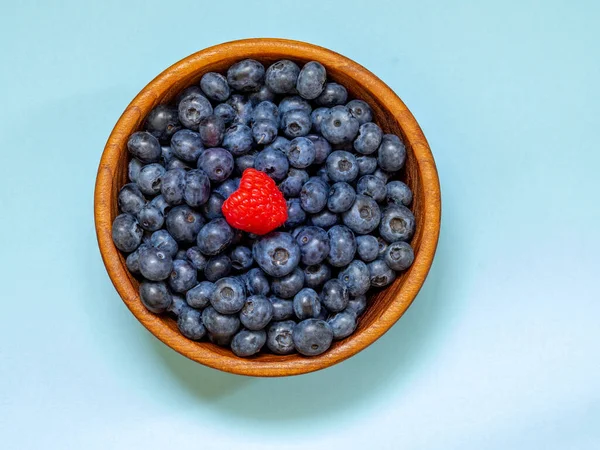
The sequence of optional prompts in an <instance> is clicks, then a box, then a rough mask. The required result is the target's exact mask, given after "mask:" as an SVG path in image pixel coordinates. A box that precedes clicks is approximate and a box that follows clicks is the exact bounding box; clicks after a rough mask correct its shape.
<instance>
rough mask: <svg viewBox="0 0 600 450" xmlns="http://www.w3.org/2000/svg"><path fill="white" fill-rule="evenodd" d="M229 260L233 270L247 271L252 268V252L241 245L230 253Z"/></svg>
mask: <svg viewBox="0 0 600 450" xmlns="http://www.w3.org/2000/svg"><path fill="white" fill-rule="evenodd" d="M229 259H231V266H232V267H233V268H234V269H235V270H244V271H246V270H248V269H250V267H252V264H253V263H254V259H253V258H252V250H250V249H249V248H248V247H244V246H242V245H239V246H237V247H236V248H234V249H233V250H232V251H231V254H230V255H229Z"/></svg>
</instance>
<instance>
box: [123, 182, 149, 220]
mask: <svg viewBox="0 0 600 450" xmlns="http://www.w3.org/2000/svg"><path fill="white" fill-rule="evenodd" d="M117 202H118V204H119V210H121V212H124V213H128V214H137V213H138V212H140V210H141V209H142V208H143V206H144V205H145V204H146V199H145V198H144V194H142V191H140V188H139V187H138V186H137V184H135V183H128V184H126V185H125V186H123V187H122V188H121V190H120V191H119V197H118V200H117Z"/></svg>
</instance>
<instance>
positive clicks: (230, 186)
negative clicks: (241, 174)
mask: <svg viewBox="0 0 600 450" xmlns="http://www.w3.org/2000/svg"><path fill="white" fill-rule="evenodd" d="M239 187H240V179H239V178H230V179H229V180H225V181H223V183H221V184H220V185H219V186H218V187H216V188H215V192H217V193H219V194H221V195H222V196H223V198H224V199H228V198H229V196H230V195H231V194H233V193H234V192H235V191H237V190H238V189H239Z"/></svg>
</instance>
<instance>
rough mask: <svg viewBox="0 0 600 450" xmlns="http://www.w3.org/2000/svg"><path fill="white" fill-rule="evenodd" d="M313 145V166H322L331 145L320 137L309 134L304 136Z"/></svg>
mask: <svg viewBox="0 0 600 450" xmlns="http://www.w3.org/2000/svg"><path fill="white" fill-rule="evenodd" d="M306 137H307V138H308V139H310V140H311V141H312V142H313V144H314V145H315V160H314V164H323V163H324V162H325V161H326V160H327V157H328V156H329V154H330V153H331V145H330V144H329V142H327V140H326V139H324V138H323V137H321V136H317V135H316V134H309V135H308V136H306Z"/></svg>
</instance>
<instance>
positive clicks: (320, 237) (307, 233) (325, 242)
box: [296, 226, 329, 266]
mask: <svg viewBox="0 0 600 450" xmlns="http://www.w3.org/2000/svg"><path fill="white" fill-rule="evenodd" d="M296 242H297V243H298V246H299V247H300V253H301V254H302V263H303V264H306V265H308V266H310V265H313V264H319V263H320V262H322V261H323V260H324V259H325V258H327V256H328V255H329V236H328V234H327V232H326V231H325V230H324V229H322V228H319V227H315V226H310V227H302V230H301V231H300V232H299V233H298V234H297V235H296Z"/></svg>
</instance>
